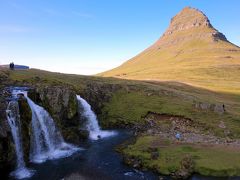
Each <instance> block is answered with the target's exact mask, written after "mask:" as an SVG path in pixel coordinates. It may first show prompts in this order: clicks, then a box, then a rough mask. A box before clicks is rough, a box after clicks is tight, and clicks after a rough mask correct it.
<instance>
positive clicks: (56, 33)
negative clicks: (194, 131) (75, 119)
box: [0, 0, 240, 75]
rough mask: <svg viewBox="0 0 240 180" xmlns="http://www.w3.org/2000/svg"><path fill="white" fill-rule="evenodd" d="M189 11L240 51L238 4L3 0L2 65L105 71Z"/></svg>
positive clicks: (214, 0)
mask: <svg viewBox="0 0 240 180" xmlns="http://www.w3.org/2000/svg"><path fill="white" fill-rule="evenodd" d="M185 6H191V7H195V8H198V9H200V10H202V11H203V12H204V13H205V14H206V15H207V16H208V17H209V19H210V21H211V23H212V25H213V26H214V27H215V28H216V29H218V30H219V31H220V32H222V33H224V34H225V35H226V37H227V38H228V40H230V41H231V42H233V43H234V44H236V45H238V46H240V20H239V18H240V10H239V8H240V1H239V0H0V42H1V43H0V64H8V63H9V62H11V61H13V62H15V64H22V65H28V66H30V67H31V68H38V69H44V70H49V71H54V72H63V73H71V74H86V75H89V74H96V73H99V72H103V71H105V70H109V69H111V68H114V67H116V66H119V65H121V64H122V63H123V62H125V61H126V60H129V59H130V58H132V57H134V56H135V55H137V54H138V53H140V52H141V51H143V50H144V49H146V48H147V47H148V46H150V45H151V44H152V43H154V42H155V41H156V40H157V39H159V38H160V36H161V35H162V34H163V33H164V31H165V30H166V28H167V27H168V25H169V22H170V20H171V18H172V17H173V16H174V15H176V14H177V13H178V12H179V11H181V9H182V8H184V7H185Z"/></svg>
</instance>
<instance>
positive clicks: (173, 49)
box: [99, 7, 240, 92]
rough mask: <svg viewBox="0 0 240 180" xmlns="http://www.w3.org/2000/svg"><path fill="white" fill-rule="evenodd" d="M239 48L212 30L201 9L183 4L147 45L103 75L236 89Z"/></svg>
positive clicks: (239, 79) (216, 88) (239, 61)
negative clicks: (157, 38)
mask: <svg viewBox="0 0 240 180" xmlns="http://www.w3.org/2000/svg"><path fill="white" fill-rule="evenodd" d="M239 69H240V48H239V47H237V46H236V45H234V44H232V43H230V42H229V41H228V40H227V39H226V37H225V36H224V35H223V34H222V33H220V32H219V31H218V30H216V29H215V28H214V27H213V25H212V24H211V23H210V21H209V19H208V18H207V16H206V15H205V14H203V12H201V11H199V10H197V9H194V8H190V7H186V8H184V9H183V10H182V11H181V12H180V13H178V14H177V15H176V16H175V17H173V18H172V20H171V23H170V26H169V27H168V29H167V30H166V32H165V33H164V34H163V35H162V37H161V38H160V39H159V40H158V41H157V42H155V43H154V44H153V45H152V46H151V47H149V48H147V49H146V50H145V51H143V52H142V53H140V54H139V55H137V56H136V57H134V58H132V59H130V60H129V61H127V62H125V63H124V64H122V65H121V66H119V67H117V68H115V69H112V70H110V71H107V72H104V73H101V74H99V75H100V76H105V77H110V76H111V77H118V78H126V79H144V80H157V81H158V80H173V81H181V82H185V83H190V84H193V85H196V86H202V87H207V88H210V89H213V90H218V91H231V92H233V91H234V92H240V88H239V87H240V84H239V82H240V76H239V75H240V70H239Z"/></svg>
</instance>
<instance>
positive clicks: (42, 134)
mask: <svg viewBox="0 0 240 180" xmlns="http://www.w3.org/2000/svg"><path fill="white" fill-rule="evenodd" d="M24 96H25V97H26V99H27V102H28V104H29V106H30V108H31V111H32V122H31V125H32V137H31V153H30V159H31V161H32V162H34V163H42V162H44V161H46V160H48V159H58V158H63V157H66V156H70V155H72V154H73V153H74V152H76V151H78V150H79V148H77V147H75V146H73V145H71V144H68V143H65V142H64V140H63V138H62V135H61V133H60V131H59V130H58V129H57V128H56V126H55V123H54V121H53V119H52V118H51V116H50V115H49V113H48V112H47V111H46V110H45V109H44V108H43V107H41V106H39V105H37V104H35V103H34V102H33V101H32V100H31V99H30V98H29V97H28V96H27V93H26V92H24Z"/></svg>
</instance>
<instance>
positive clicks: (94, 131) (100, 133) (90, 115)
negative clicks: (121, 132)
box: [77, 95, 116, 140]
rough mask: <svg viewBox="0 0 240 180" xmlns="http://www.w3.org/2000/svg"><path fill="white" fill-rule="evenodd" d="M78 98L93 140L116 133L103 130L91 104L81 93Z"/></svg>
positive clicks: (80, 109)
mask: <svg viewBox="0 0 240 180" xmlns="http://www.w3.org/2000/svg"><path fill="white" fill-rule="evenodd" d="M77 100H78V104H79V111H80V113H81V114H82V115H83V116H84V117H85V118H86V119H87V125H86V127H87V130H88V131H89V136H90V138H91V139H92V140H97V139H99V138H105V137H109V136H113V135H116V132H114V131H105V130H101V128H100V126H99V124H98V120H97V116H96V114H95V113H94V112H93V111H92V109H91V106H90V104H88V102H87V101H86V100H85V99H83V98H81V97H80V96H79V95H77Z"/></svg>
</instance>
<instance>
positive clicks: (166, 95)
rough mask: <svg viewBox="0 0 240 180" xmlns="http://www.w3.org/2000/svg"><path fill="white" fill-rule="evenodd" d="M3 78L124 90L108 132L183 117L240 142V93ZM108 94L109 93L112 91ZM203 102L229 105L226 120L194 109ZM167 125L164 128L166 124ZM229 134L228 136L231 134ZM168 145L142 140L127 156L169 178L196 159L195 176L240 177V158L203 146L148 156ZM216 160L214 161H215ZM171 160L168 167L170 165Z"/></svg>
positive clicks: (24, 74) (114, 103) (55, 77)
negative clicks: (152, 118)
mask: <svg viewBox="0 0 240 180" xmlns="http://www.w3.org/2000/svg"><path fill="white" fill-rule="evenodd" d="M0 76H6V77H9V82H10V81H11V82H12V83H14V84H18V85H21V84H22V85H23V84H29V83H30V84H34V85H36V84H39V85H41V86H55V85H64V86H69V87H72V88H74V89H75V90H76V92H77V93H78V92H82V91H83V90H84V89H86V88H88V86H87V85H88V84H93V87H94V85H97V84H117V85H119V86H122V87H124V88H123V89H121V90H118V91H116V92H113V94H112V97H111V98H110V100H109V101H108V102H105V103H104V106H103V108H102V113H101V114H99V119H100V121H101V124H102V125H103V126H104V127H119V126H123V125H124V126H128V125H129V126H131V125H138V124H143V123H144V122H145V119H144V117H145V116H146V115H147V113H148V112H149V111H151V112H156V113H159V114H162V113H165V114H171V115H180V116H184V117H185V118H190V119H192V120H193V124H196V125H200V126H201V127H199V128H200V129H201V130H202V132H201V133H205V134H209V133H210V134H214V135H215V136H218V137H225V136H226V135H225V133H224V130H223V129H222V128H220V127H219V124H220V123H221V122H224V124H225V126H226V129H227V130H228V131H229V134H228V138H233V139H236V138H240V128H239V127H240V95H239V94H238V93H237V92H235V91H234V92H232V91H231V92H226V91H224V92H215V91H213V90H208V89H205V88H200V87H196V86H191V85H187V84H183V83H179V82H174V81H166V82H159V81H138V80H123V79H118V78H104V77H93V76H80V75H67V74H60V73H51V72H47V71H41V70H36V69H30V70H24V71H22V70H18V71H6V72H4V71H1V73H0ZM106 92H108V91H106ZM197 102H205V103H210V104H225V107H226V112H225V113H224V114H222V115H220V114H218V113H215V112H212V111H205V110H200V109H196V108H194V104H195V103H197ZM160 125H161V123H160ZM226 129H225V130H226ZM159 141H162V138H161V137H159V136H140V137H138V140H137V142H136V143H135V144H132V145H130V146H128V147H126V148H125V150H123V154H124V155H125V156H134V157H135V158H137V159H141V161H142V163H143V166H144V167H145V168H150V169H154V170H156V171H157V172H160V173H163V174H169V173H171V172H173V171H174V170H176V169H178V167H179V164H181V160H182V157H185V155H190V156H191V157H192V159H193V161H194V163H195V164H194V171H195V172H198V173H201V174H204V175H216V176H220V175H221V176H223V175H225V176H226V175H236V174H237V175H239V174H240V172H239V168H240V167H239V164H238V163H237V162H238V161H239V160H238V158H239V157H240V156H239V155H240V154H239V152H236V151H235V150H233V149H228V148H226V147H218V146H216V147H215V146H213V147H212V146H199V144H198V145H197V144H174V143H172V142H170V141H169V140H166V141H165V140H164V142H165V143H160V144H159V145H158V146H157V149H158V151H159V154H160V156H159V158H158V159H154V160H153V159H151V154H150V152H149V151H148V150H146V149H149V148H151V147H152V145H153V144H155V145H156V144H157V143H154V142H159ZM209 157H211V158H209ZM166 159H167V161H166Z"/></svg>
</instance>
